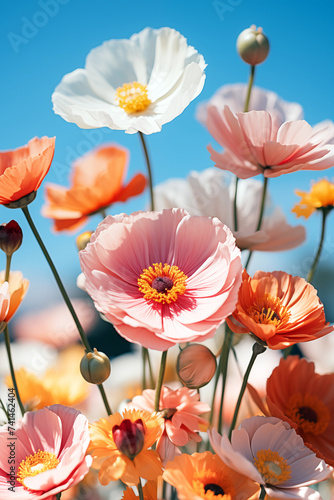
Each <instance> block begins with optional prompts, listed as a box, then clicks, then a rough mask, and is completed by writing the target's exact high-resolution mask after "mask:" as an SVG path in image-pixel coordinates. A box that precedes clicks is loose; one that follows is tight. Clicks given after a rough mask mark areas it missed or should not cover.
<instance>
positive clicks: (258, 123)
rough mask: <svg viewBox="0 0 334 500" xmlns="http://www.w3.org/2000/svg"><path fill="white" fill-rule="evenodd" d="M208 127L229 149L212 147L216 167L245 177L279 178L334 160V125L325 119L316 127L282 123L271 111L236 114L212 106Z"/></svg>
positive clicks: (296, 123) (294, 122)
mask: <svg viewBox="0 0 334 500" xmlns="http://www.w3.org/2000/svg"><path fill="white" fill-rule="evenodd" d="M207 112H208V117H207V127H208V129H209V131H210V133H211V135H212V136H213V137H214V138H215V139H216V141H217V142H218V143H219V144H220V145H221V146H223V147H224V148H225V152H224V153H217V152H216V151H215V150H214V149H213V148H212V147H211V146H209V147H208V150H209V152H210V153H211V159H212V160H213V161H214V162H215V166H216V167H218V168H222V169H223V170H230V171H231V172H233V173H235V174H236V175H237V176H238V177H240V178H242V179H247V178H248V177H253V176H254V175H258V174H263V175H264V176H265V177H278V176H279V175H282V174H287V173H290V172H295V171H297V170H323V169H325V168H329V167H331V166H332V165H333V163H334V146H333V145H332V144H329V141H331V140H332V139H333V136H334V124H333V123H332V122H324V123H322V124H319V125H317V126H316V127H314V128H312V127H311V126H310V125H309V124H308V123H307V122H306V121H303V120H296V121H291V122H285V123H283V124H282V125H278V123H277V122H276V120H275V117H273V116H272V115H271V114H270V113H268V112H267V111H249V112H248V113H236V114H235V115H234V114H233V113H232V111H231V110H230V109H229V107H228V106H225V107H224V109H223V110H220V109H217V108H216V107H215V106H208V110H207Z"/></svg>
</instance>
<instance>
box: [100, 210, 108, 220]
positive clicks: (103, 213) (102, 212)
mask: <svg viewBox="0 0 334 500" xmlns="http://www.w3.org/2000/svg"><path fill="white" fill-rule="evenodd" d="M100 214H101V217H102V219H105V218H106V217H107V212H106V210H105V209H104V208H102V210H100Z"/></svg>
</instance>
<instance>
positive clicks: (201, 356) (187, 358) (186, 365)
mask: <svg viewBox="0 0 334 500" xmlns="http://www.w3.org/2000/svg"><path fill="white" fill-rule="evenodd" d="M176 370H177V374H178V376H179V379H180V380H181V382H182V383H183V384H184V385H185V386H186V387H188V388H189V389H199V388H200V387H203V386H204V385H206V384H208V383H209V382H210V380H211V379H212V377H213V376H214V374H215V372H216V358H215V356H214V354H212V352H211V351H210V349H208V348H207V347H205V346H204V345H202V344H191V345H188V346H187V347H185V348H184V349H183V350H182V351H181V352H180V354H179V355H178V358H177V362H176Z"/></svg>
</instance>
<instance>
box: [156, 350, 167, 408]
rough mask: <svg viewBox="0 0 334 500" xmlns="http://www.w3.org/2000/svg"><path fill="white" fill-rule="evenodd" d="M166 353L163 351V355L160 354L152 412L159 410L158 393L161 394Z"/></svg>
mask: <svg viewBox="0 0 334 500" xmlns="http://www.w3.org/2000/svg"><path fill="white" fill-rule="evenodd" d="M167 352H168V351H163V353H162V354H161V362H160V370H159V376H158V381H157V385H156V388H155V400H154V411H159V409H160V408H159V403H160V393H161V387H162V383H163V380H164V375H165V369H166V360H167Z"/></svg>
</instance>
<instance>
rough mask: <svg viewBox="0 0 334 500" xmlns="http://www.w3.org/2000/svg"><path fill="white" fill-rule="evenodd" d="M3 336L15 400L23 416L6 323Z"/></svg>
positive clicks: (23, 410) (23, 411)
mask: <svg viewBox="0 0 334 500" xmlns="http://www.w3.org/2000/svg"><path fill="white" fill-rule="evenodd" d="M4 337H5V345H6V351H7V357H8V363H9V370H10V376H11V377H12V382H13V386H14V390H15V396H16V399H17V402H18V404H19V407H20V411H21V414H22V417H23V415H24V414H25V409H24V406H23V403H22V401H21V398H20V393H19V389H18V386H17V382H16V378H15V371H14V365H13V359H12V353H11V348H10V339H9V332H8V326H7V325H6V326H5V329H4Z"/></svg>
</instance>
